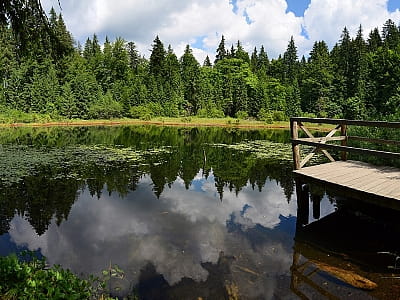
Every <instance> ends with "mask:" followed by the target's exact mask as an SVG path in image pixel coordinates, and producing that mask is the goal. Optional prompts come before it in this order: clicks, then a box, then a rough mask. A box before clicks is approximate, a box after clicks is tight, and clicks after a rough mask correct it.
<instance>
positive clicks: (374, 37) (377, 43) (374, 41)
mask: <svg viewBox="0 0 400 300" xmlns="http://www.w3.org/2000/svg"><path fill="white" fill-rule="evenodd" d="M381 46H382V38H381V35H380V33H379V30H378V28H374V29H373V30H372V31H371V32H370V34H369V36H368V50H369V51H370V52H374V51H376V50H377V49H378V48H379V47H381Z"/></svg>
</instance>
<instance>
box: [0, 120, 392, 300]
mask: <svg viewBox="0 0 400 300" xmlns="http://www.w3.org/2000/svg"><path fill="white" fill-rule="evenodd" d="M289 136H290V134H289V132H288V131H287V130H251V129H235V128H206V127H193V128H183V127H161V126H110V127H53V128H3V129H0V144H1V146H0V153H1V156H2V160H1V162H0V217H1V221H0V255H7V254H10V253H13V252H18V251H21V250H25V249H29V250H32V251H36V252H37V253H38V255H43V256H45V257H46V258H47V261H48V262H49V263H50V264H60V265H61V266H62V267H64V268H68V269H70V270H72V271H73V272H74V273H76V274H78V275H80V276H82V277H85V276H87V274H89V273H93V274H98V275H99V274H101V271H102V270H107V269H108V268H110V266H114V265H118V266H119V267H120V268H121V269H122V270H123V272H124V278H123V279H119V280H117V279H116V280H114V281H112V282H111V284H112V286H111V287H110V289H111V291H112V294H113V295H116V296H121V297H122V296H126V295H128V294H130V293H131V292H132V291H135V293H138V294H139V296H140V299H325V298H326V299H395V298H398V297H400V281H399V279H397V278H398V277H397V276H395V275H396V274H397V273H398V271H399V268H400V262H399V265H397V258H398V256H397V253H400V252H399V251H398V250H400V246H399V244H398V243H399V242H398V241H397V240H398V239H397V236H398V235H397V234H398V231H399V228H398V226H397V223H396V220H397V219H396V218H397V217H398V215H397V214H395V213H393V212H386V211H379V212H378V211H377V210H376V209H375V208H371V207H363V209H362V210H361V209H360V206H359V205H358V204H355V203H354V202H353V201H346V200H345V199H337V198H336V197H334V195H326V194H325V193H324V192H323V191H316V192H315V193H316V194H318V195H319V196H316V197H313V198H312V199H313V201H311V202H310V206H309V207H308V208H307V209H306V211H305V214H306V217H305V218H306V221H305V222H303V221H302V224H300V223H299V222H297V215H298V213H303V215H304V212H300V211H299V210H298V207H297V202H296V191H295V184H294V180H293V177H292V173H291V171H292V159H291V145H290V144H289ZM316 190H318V188H317V189H316ZM382 215H384V216H385V218H382ZM303 220H304V216H303ZM391 220H392V221H391ZM306 224H307V225H306ZM338 272H339V275H338ZM340 274H341V275H340ZM343 274H345V275H346V276H347V277H346V276H344V278H343ZM353 274H358V275H360V276H362V278H368V279H370V280H372V281H373V282H375V283H378V287H377V288H375V289H374V290H372V291H368V290H365V289H360V288H356V287H354V286H353V285H352V284H351V280H350V279H349V276H350V277H351V276H353ZM340 276H342V277H340ZM340 278H342V279H340ZM353 279H354V278H353ZM324 297H325V298H324ZM335 297H336V298H335Z"/></svg>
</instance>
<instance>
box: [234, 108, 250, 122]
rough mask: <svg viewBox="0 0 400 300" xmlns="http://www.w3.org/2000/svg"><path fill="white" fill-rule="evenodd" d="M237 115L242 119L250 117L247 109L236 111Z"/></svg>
mask: <svg viewBox="0 0 400 300" xmlns="http://www.w3.org/2000/svg"><path fill="white" fill-rule="evenodd" d="M235 117H236V118H237V119H240V120H245V119H247V118H248V117H249V114H248V113H247V111H243V110H240V111H238V112H237V113H236V115H235Z"/></svg>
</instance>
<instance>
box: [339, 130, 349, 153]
mask: <svg viewBox="0 0 400 300" xmlns="http://www.w3.org/2000/svg"><path fill="white" fill-rule="evenodd" d="M340 135H341V136H344V137H346V138H345V139H344V140H342V141H341V142H340V144H341V146H347V125H346V124H340ZM340 158H341V159H342V160H347V152H346V151H342V152H341V154H340Z"/></svg>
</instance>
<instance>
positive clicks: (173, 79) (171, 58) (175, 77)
mask: <svg viewBox="0 0 400 300" xmlns="http://www.w3.org/2000/svg"><path fill="white" fill-rule="evenodd" d="M165 77H166V82H165V93H166V103H165V104H164V112H165V115H166V116H169V117H174V116H178V115H179V111H181V110H182V109H183V107H182V106H183V97H184V95H183V87H182V80H181V74H180V64H179V61H178V58H177V57H176V55H175V53H174V51H173V50H172V47H171V45H169V46H168V51H167V55H166V57H165Z"/></svg>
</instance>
